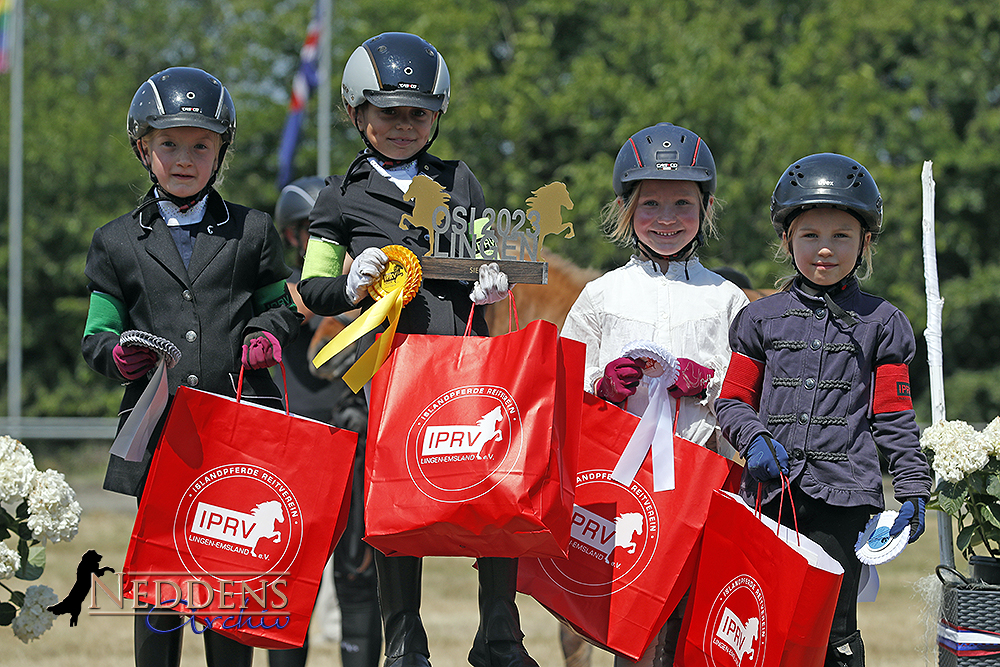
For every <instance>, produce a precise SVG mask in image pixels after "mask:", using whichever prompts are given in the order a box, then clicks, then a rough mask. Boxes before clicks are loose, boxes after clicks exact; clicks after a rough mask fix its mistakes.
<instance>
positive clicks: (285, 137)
mask: <svg viewBox="0 0 1000 667" xmlns="http://www.w3.org/2000/svg"><path fill="white" fill-rule="evenodd" d="M9 1H10V0H0V3H3V2H9ZM322 30H323V21H322V16H321V14H320V6H319V1H318V0H317V2H316V9H315V10H314V11H313V18H312V21H310V22H309V28H308V29H307V30H306V41H305V42H304V43H303V44H302V49H301V51H299V58H300V61H301V62H300V64H299V71H298V72H296V73H295V77H294V78H293V79H292V100H291V102H289V104H288V118H287V120H285V129H284V130H283V131H282V133H281V145H280V146H279V147H278V190H281V189H282V188H283V187H285V186H286V185H288V184H289V183H291V182H292V167H293V165H292V163H293V162H294V159H295V149H296V147H297V145H298V143H299V130H300V129H301V128H302V120H303V118H304V116H305V112H306V102H308V101H309V94H310V93H311V92H312V91H313V90H315V89H316V87H317V86H318V85H319V41H320V34H321V32H322Z"/></svg>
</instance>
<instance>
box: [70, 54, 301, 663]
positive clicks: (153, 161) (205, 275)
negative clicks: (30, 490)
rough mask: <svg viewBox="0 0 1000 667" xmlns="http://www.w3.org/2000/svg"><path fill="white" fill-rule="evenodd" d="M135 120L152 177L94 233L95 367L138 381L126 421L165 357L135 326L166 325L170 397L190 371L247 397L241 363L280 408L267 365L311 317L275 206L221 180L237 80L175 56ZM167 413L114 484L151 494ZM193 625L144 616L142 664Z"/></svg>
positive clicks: (228, 653)
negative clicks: (227, 194)
mask: <svg viewBox="0 0 1000 667" xmlns="http://www.w3.org/2000/svg"><path fill="white" fill-rule="evenodd" d="M127 131H128V136H129V140H130V142H131V144H132V150H133V151H134V152H135V155H136V157H137V158H138V159H139V161H140V162H141V163H142V165H143V167H145V168H146V170H147V171H148V172H149V176H150V179H151V180H152V181H153V185H152V187H151V188H150V189H149V191H148V192H147V193H146V195H145V196H144V197H143V198H142V200H141V201H140V203H139V205H138V207H136V208H135V209H133V210H132V211H130V212H128V213H125V214H124V215H122V216H121V217H119V218H116V219H115V220H112V221H111V222H109V223H108V224H106V225H104V226H103V227H101V228H100V229H98V230H97V231H96V232H95V233H94V238H93V241H92V243H91V246H90V251H89V253H88V255H87V265H86V269H85V271H86V275H87V278H88V279H89V281H90V285H89V287H90V312H89V313H88V316H87V324H86V330H85V332H84V335H83V343H82V346H83V356H84V358H85V359H86V360H87V363H88V364H89V365H90V366H91V368H93V369H94V370H96V371H97V372H99V373H102V374H103V375H106V376H107V377H109V378H111V379H113V380H116V381H118V382H124V383H125V385H126V386H125V394H124V397H123V398H122V404H121V412H120V414H121V420H120V424H119V429H120V428H121V426H122V425H123V424H124V422H125V420H126V418H127V417H128V415H129V413H130V412H131V410H132V407H133V406H134V405H135V404H136V402H137V401H138V399H139V397H140V396H141V395H142V393H143V390H144V389H145V388H146V386H147V384H148V383H149V379H150V375H151V374H150V371H151V370H152V369H153V367H154V366H155V365H156V362H157V359H158V353H157V352H154V351H153V350H152V349H150V348H149V347H146V346H144V345H142V344H141V343H138V342H136V341H135V340H134V339H133V338H132V337H125V338H124V339H123V337H122V334H123V333H124V332H126V331H131V330H138V331H141V332H144V334H147V335H151V337H150V338H148V339H146V340H153V339H152V337H160V338H165V339H166V340H168V341H170V342H171V343H173V344H174V346H176V347H177V348H178V350H179V351H180V359H179V361H177V363H176V365H174V366H172V367H170V368H169V369H168V370H167V382H168V384H169V388H170V395H171V397H172V396H173V395H174V393H175V392H176V391H177V388H178V387H179V386H180V385H182V384H183V385H186V386H189V387H197V388H198V389H202V390H205V391H209V392H213V393H217V394H225V395H228V396H235V395H236V382H237V380H236V378H237V377H238V375H239V371H240V367H241V366H242V367H243V368H244V370H245V378H244V383H243V389H244V395H245V396H247V397H248V398H252V399H253V400H256V401H257V402H261V403H264V404H267V405H272V406H274V407H281V403H282V402H281V394H280V392H279V391H278V387H277V386H276V385H275V384H274V382H273V381H272V380H271V376H270V373H269V372H268V370H267V367H268V366H271V365H273V364H274V363H277V362H278V361H280V360H281V347H282V346H284V345H286V344H287V343H288V342H289V341H291V340H292V339H294V338H295V335H296V334H297V332H298V329H299V317H298V314H297V313H296V312H295V310H294V306H293V304H292V300H291V297H290V296H289V293H288V290H287V289H286V287H285V278H287V277H288V275H289V270H288V268H287V267H286V266H285V263H284V261H283V260H282V256H283V252H282V245H281V238H280V237H279V236H278V232H277V231H276V230H275V228H274V225H272V224H271V218H270V216H268V215H267V214H266V213H262V212H260V211H255V210H252V209H249V208H246V207H244V206H239V205H237V204H233V203H230V202H227V201H224V200H223V199H222V197H221V196H220V195H219V193H218V192H216V190H215V188H214V187H213V183H214V182H215V180H216V177H217V175H218V173H219V170H220V167H221V166H222V164H223V158H224V157H225V155H226V150H227V149H228V147H229V146H230V145H231V144H232V142H233V140H234V138H235V135H236V108H235V106H234V105H233V100H232V98H231V97H230V95H229V92H228V91H227V90H226V88H225V87H224V86H223V85H222V84H221V83H220V82H219V80H218V79H216V78H215V77H214V76H212V75H211V74H209V73H207V72H204V71H202V70H200V69H195V68H192V67H171V68H169V69H166V70H164V71H162V72H159V73H158V74H155V75H153V76H152V77H150V78H149V79H148V80H147V81H145V82H144V83H143V84H142V85H141V86H139V89H138V90H137V91H136V93H135V96H134V97H133V99H132V104H131V106H130V107H129V111H128V126H127ZM123 341H124V342H123ZM166 413H167V411H164V417H163V418H161V420H160V422H159V424H158V425H157V428H156V429H155V430H154V432H153V434H152V436H151V437H150V439H149V441H148V443H147V444H146V447H145V454H144V456H143V459H142V461H139V462H132V461H126V460H125V459H123V458H121V457H119V456H116V455H114V454H112V455H111V460H110V462H109V464H108V470H107V475H106V477H105V480H104V488H106V489H108V490H110V491H116V492H118V493H125V494H128V495H133V496H137V497H138V496H140V495H141V494H142V491H143V486H144V484H145V481H146V475H147V474H148V472H149V466H150V463H151V460H152V455H153V450H154V449H155V447H156V443H157V441H158V440H159V433H160V430H161V429H162V427H163V423H164V421H165V419H166V417H165V415H166ZM181 627H183V623H182V622H181V619H180V617H179V616H177V615H171V614H159V613H157V614H150V615H148V616H147V615H137V616H136V617H135V660H136V665H137V666H138V667H158V666H159V665H164V666H166V665H177V664H178V662H179V660H180V651H181V639H182V631H181V630H180V629H178V628H181ZM171 630H172V631H171ZM204 635H205V653H206V657H207V660H208V664H209V665H218V666H220V667H221V666H229V665H233V666H241V665H242V666H249V665H250V664H251V660H252V658H253V648H251V647H249V646H244V645H243V644H240V643H238V642H236V641H234V640H232V639H228V638H226V637H223V636H222V635H220V634H218V633H215V632H212V631H206V632H205V633H204Z"/></svg>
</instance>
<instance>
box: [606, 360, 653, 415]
mask: <svg viewBox="0 0 1000 667" xmlns="http://www.w3.org/2000/svg"><path fill="white" fill-rule="evenodd" d="M642 366H643V364H642V362H640V361H636V360H635V359H630V358H628V357H618V358H617V359H615V360H614V361H611V362H608V365H607V366H605V367H604V377H602V378H601V379H600V380H599V381H598V382H597V395H598V396H599V397H600V398H603V399H604V400H605V401H609V402H611V403H616V404H617V403H621V402H622V401H624V400H626V399H627V398H628V397H629V396H631V395H632V394H634V393H635V389H636V387H638V386H639V382H640V381H641V380H642Z"/></svg>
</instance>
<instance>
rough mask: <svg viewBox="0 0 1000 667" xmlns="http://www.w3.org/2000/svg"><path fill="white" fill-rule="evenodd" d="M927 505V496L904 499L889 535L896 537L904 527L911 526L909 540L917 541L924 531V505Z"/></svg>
mask: <svg viewBox="0 0 1000 667" xmlns="http://www.w3.org/2000/svg"><path fill="white" fill-rule="evenodd" d="M925 505H927V499H926V498H907V499H906V500H904V501H903V506H902V507H900V508H899V516H897V517H896V520H895V521H894V522H893V524H892V527H891V528H890V529H889V537H895V536H896V535H899V534H900V533H901V532H903V528H905V527H906V526H907V525H909V526H910V539H909V542H910V543H913V542H916V541H917V538H918V537H920V536H921V535H923V533H924V507H925Z"/></svg>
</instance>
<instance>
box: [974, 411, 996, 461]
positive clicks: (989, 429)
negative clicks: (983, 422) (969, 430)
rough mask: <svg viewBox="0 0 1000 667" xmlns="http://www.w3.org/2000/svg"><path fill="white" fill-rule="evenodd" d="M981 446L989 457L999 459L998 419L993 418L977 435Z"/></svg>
mask: <svg viewBox="0 0 1000 667" xmlns="http://www.w3.org/2000/svg"><path fill="white" fill-rule="evenodd" d="M979 438H980V440H981V445H982V447H983V449H985V450H986V453H987V454H988V455H989V456H993V457H997V458H1000V417H994V419H993V421H991V422H990V423H989V424H987V426H986V428H984V429H983V430H982V431H980V433H979Z"/></svg>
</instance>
